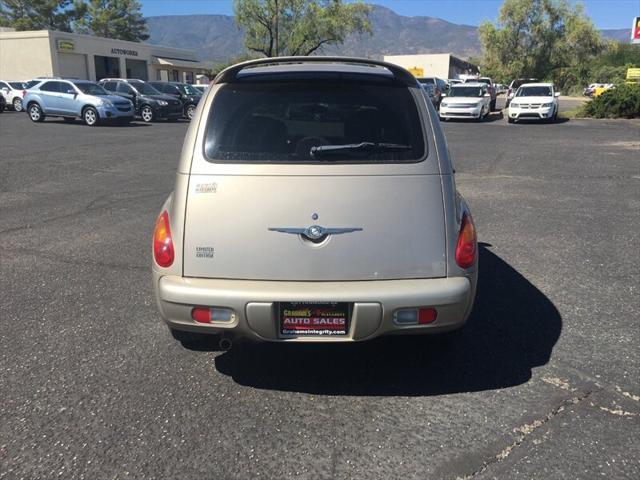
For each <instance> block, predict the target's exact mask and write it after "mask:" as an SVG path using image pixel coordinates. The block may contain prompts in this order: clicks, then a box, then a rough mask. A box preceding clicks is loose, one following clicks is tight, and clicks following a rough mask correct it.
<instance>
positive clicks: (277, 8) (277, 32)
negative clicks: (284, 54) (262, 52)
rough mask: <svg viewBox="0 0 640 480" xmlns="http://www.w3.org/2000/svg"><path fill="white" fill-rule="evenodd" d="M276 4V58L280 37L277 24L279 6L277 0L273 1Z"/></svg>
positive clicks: (278, 21)
mask: <svg viewBox="0 0 640 480" xmlns="http://www.w3.org/2000/svg"><path fill="white" fill-rule="evenodd" d="M275 2H276V28H275V33H276V35H275V37H276V57H279V56H280V45H279V41H280V38H279V37H280V35H279V33H280V32H279V31H278V30H279V27H280V25H279V23H280V6H279V5H278V0H275Z"/></svg>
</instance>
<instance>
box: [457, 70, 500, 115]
mask: <svg viewBox="0 0 640 480" xmlns="http://www.w3.org/2000/svg"><path fill="white" fill-rule="evenodd" d="M464 83H484V84H485V85H486V86H487V91H488V92H489V95H491V103H490V107H491V111H494V110H495V109H496V99H497V97H498V93H497V92H496V89H495V88H494V86H493V81H492V80H491V78H489V77H477V78H468V79H466V80H465V82H464Z"/></svg>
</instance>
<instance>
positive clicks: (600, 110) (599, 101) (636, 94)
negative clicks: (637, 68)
mask: <svg viewBox="0 0 640 480" xmlns="http://www.w3.org/2000/svg"><path fill="white" fill-rule="evenodd" d="M580 113H581V114H582V115H584V116H585V117H595V118H640V84H626V83H622V84H620V85H618V86H616V88H612V89H611V90H607V91H606V92H604V93H603V94H601V95H600V96H598V97H596V98H594V99H593V100H591V101H590V102H589V103H586V104H585V105H584V106H583V107H582V111H581V112H580Z"/></svg>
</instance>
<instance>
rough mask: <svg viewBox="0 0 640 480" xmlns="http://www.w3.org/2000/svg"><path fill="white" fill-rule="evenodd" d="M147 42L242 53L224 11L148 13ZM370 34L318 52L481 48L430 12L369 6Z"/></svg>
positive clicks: (467, 29) (206, 54) (215, 53)
mask: <svg viewBox="0 0 640 480" xmlns="http://www.w3.org/2000/svg"><path fill="white" fill-rule="evenodd" d="M147 22H148V26H149V33H150V38H149V40H148V43H152V44H156V45H166V46H170V47H178V48H187V49H191V50H196V51H197V52H198V55H199V57H200V58H201V59H202V60H204V61H210V62H212V63H216V62H223V61H225V60H228V59H230V58H233V57H236V56H238V55H241V54H242V53H244V52H245V48H244V45H243V33H242V32H241V31H239V30H238V29H237V27H236V25H235V22H234V19H233V17H231V16H227V15H168V16H160V17H148V18H147ZM371 26H372V29H373V35H354V36H352V37H350V38H348V39H347V41H346V42H345V43H344V45H341V46H340V47H329V48H326V49H325V50H324V51H323V52H322V53H324V54H332V53H339V54H340V55H353V56H360V57H373V58H381V57H382V56H383V55H390V54H413V53H441V52H451V53H453V54H454V55H457V56H460V57H463V58H467V57H469V56H474V55H478V54H479V53H480V41H479V39H478V29H477V28H476V27H473V26H469V25H458V24H455V23H450V22H447V21H445V20H442V19H439V18H434V17H405V16H403V15H398V14H397V13H395V12H394V11H392V10H390V9H388V8H385V7H381V6H373V11H372V13H371ZM602 33H603V35H604V36H605V37H606V38H613V39H615V40H620V41H628V38H629V29H618V30H603V31H602Z"/></svg>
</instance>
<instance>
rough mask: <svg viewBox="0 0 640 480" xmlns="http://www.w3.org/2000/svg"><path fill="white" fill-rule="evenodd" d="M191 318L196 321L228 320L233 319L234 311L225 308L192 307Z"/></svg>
mask: <svg viewBox="0 0 640 480" xmlns="http://www.w3.org/2000/svg"><path fill="white" fill-rule="evenodd" d="M191 318H193V319H194V320H195V321H196V322H198V323H211V322H230V321H232V320H233V319H234V313H233V311H231V310H229V309H227V308H212V307H194V308H193V310H191Z"/></svg>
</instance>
